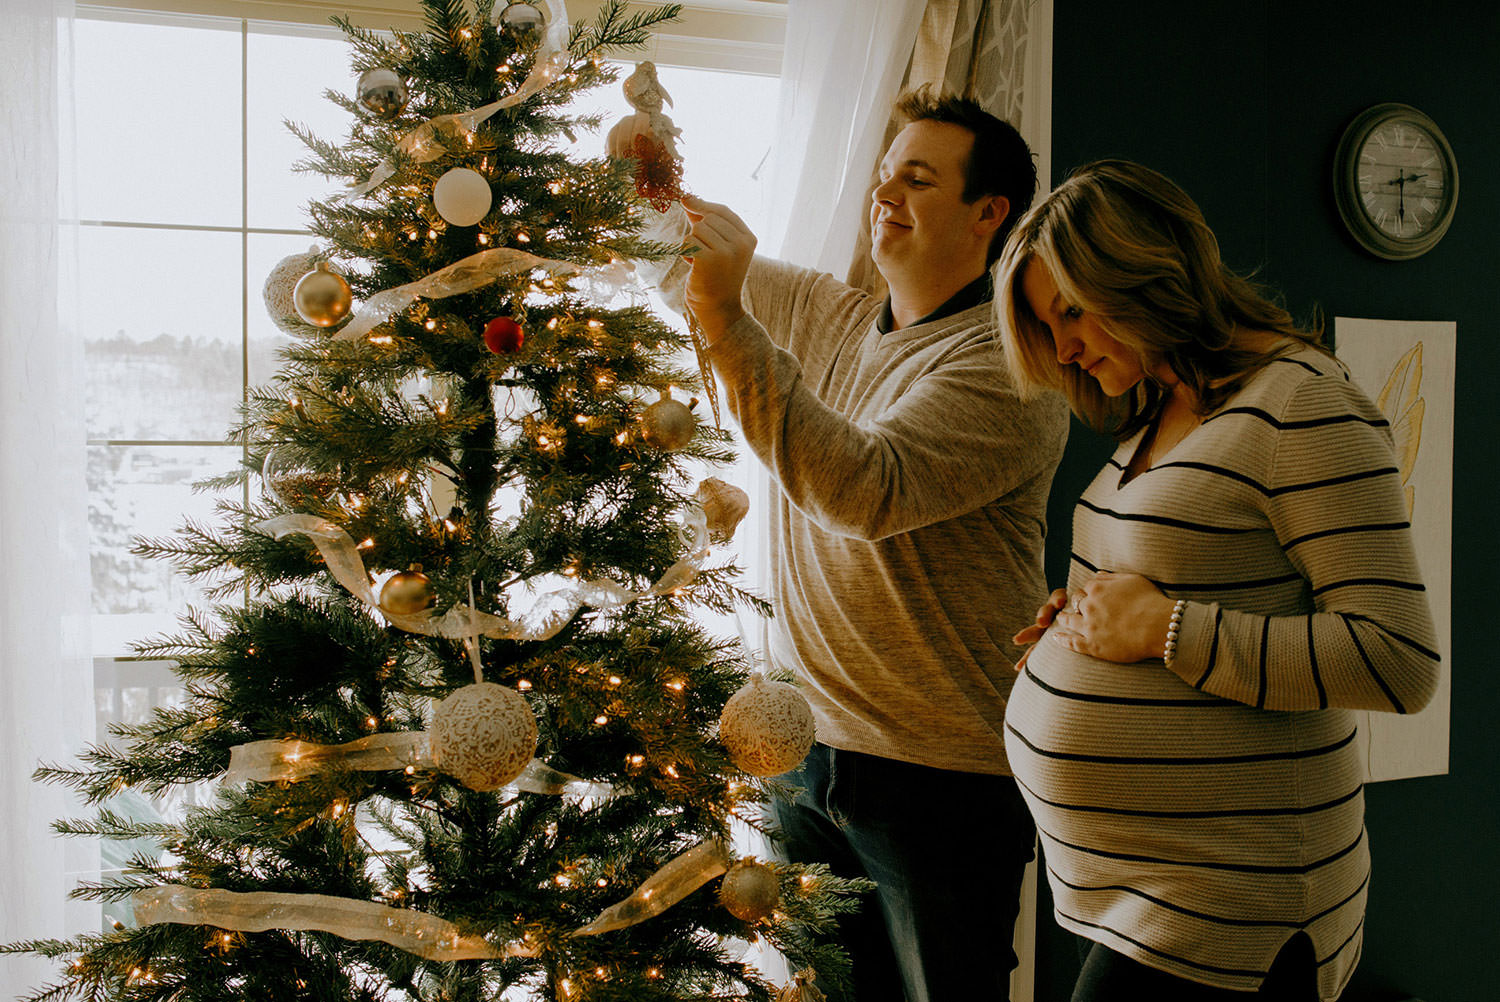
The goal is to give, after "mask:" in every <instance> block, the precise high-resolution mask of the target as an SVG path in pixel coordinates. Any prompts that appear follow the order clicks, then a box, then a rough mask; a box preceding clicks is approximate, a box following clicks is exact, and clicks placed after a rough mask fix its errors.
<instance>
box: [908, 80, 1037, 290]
mask: <svg viewBox="0 0 1500 1002" xmlns="http://www.w3.org/2000/svg"><path fill="white" fill-rule="evenodd" d="M896 111H897V113H898V114H899V115H901V117H902V118H903V119H905V120H906V122H907V123H908V124H909V123H911V122H947V123H948V124H950V125H958V126H962V127H963V128H965V129H968V130H969V131H970V132H971V133H973V134H974V147H973V149H971V150H970V151H969V162H968V163H967V164H965V165H964V191H963V200H964V201H965V202H973V201H975V200H977V199H979V198H983V197H984V196H986V195H1002V196H1004V197H1005V198H1006V199H1007V200H1008V201H1009V202H1010V211H1009V212H1007V213H1006V214H1005V221H1004V222H1003V223H1001V224H1000V229H998V230H997V231H995V236H994V238H993V239H992V240H991V241H990V247H989V256H988V258H987V259H986V263H988V264H994V263H995V261H996V260H998V259H999V257H1000V251H1001V250H1002V249H1003V248H1004V246H1005V238H1006V237H1008V236H1009V235H1010V231H1011V229H1012V228H1014V227H1015V224H1016V220H1018V219H1020V218H1021V217H1022V216H1023V215H1025V214H1026V210H1027V209H1029V208H1031V200H1032V199H1033V198H1035V197H1036V185H1037V181H1036V160H1035V159H1034V158H1033V156H1032V153H1031V149H1030V147H1028V146H1027V145H1026V140H1024V139H1022V138H1021V134H1020V133H1019V132H1017V131H1016V129H1015V126H1013V125H1011V124H1010V123H1009V122H1007V121H1005V120H1004V119H1001V118H996V117H995V116H994V115H991V114H990V113H989V112H987V111H985V110H984V109H983V108H982V107H980V106H979V103H978V102H977V101H971V100H969V99H968V98H966V97H959V96H958V95H956V94H942V93H933V91H932V89H931V88H929V87H919V88H918V89H916V90H913V91H908V92H906V93H905V94H903V95H902V96H901V97H900V99H899V100H898V101H897V102H896Z"/></svg>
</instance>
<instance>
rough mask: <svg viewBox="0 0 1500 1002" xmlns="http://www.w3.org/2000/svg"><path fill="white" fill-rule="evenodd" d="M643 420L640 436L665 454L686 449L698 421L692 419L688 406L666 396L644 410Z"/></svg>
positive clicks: (695, 430) (696, 428)
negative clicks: (643, 426) (643, 424)
mask: <svg viewBox="0 0 1500 1002" xmlns="http://www.w3.org/2000/svg"><path fill="white" fill-rule="evenodd" d="M643 420H644V421H645V428H644V429H643V431H642V435H644V436H645V439H646V441H647V442H649V443H650V444H651V445H654V446H656V448H658V449H662V450H664V451H666V452H676V451H677V450H678V449H685V448H687V446H688V443H690V442H692V440H693V435H694V434H695V433H696V432H697V430H698V419H697V418H695V417H693V412H692V411H691V410H689V409H688V406H687V405H686V404H684V403H681V402H679V401H676V400H673V399H672V398H671V397H669V396H667V395H666V394H663V395H662V398H661V399H660V400H658V401H657V402H656V403H654V404H652V405H651V406H650V407H647V408H646V413H645V414H644V415H643Z"/></svg>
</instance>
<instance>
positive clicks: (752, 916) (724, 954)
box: [4, 0, 861, 1002]
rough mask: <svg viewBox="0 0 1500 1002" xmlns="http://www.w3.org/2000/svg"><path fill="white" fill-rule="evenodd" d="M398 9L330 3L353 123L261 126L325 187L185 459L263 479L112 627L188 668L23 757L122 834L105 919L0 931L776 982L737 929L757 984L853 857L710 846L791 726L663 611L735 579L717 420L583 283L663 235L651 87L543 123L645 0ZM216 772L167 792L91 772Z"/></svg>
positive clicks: (121, 964)
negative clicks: (238, 371)
mask: <svg viewBox="0 0 1500 1002" xmlns="http://www.w3.org/2000/svg"><path fill="white" fill-rule="evenodd" d="M424 9H425V13H426V19H427V28H426V30H425V31H423V32H420V33H401V32H396V33H394V34H391V35H382V34H377V33H374V32H370V31H366V30H363V29H360V28H357V27H355V26H353V25H351V24H349V23H348V22H345V21H339V24H340V27H341V28H342V29H343V30H344V32H345V33H346V34H347V36H348V38H349V41H350V43H351V47H352V52H353V60H354V69H355V70H356V71H358V72H359V73H360V82H359V85H358V88H357V91H356V93H354V94H353V95H343V94H337V93H334V94H330V95H329V96H330V98H331V99H332V100H334V101H336V102H338V103H339V104H340V105H341V106H342V107H344V108H345V109H346V110H347V111H348V112H349V114H350V116H351V120H352V125H351V129H350V133H349V136H348V138H347V140H346V141H345V142H343V143H331V142H327V141H324V140H322V139H320V138H318V137H315V136H313V135H310V134H308V133H307V132H306V130H301V129H296V127H295V126H293V128H294V129H296V131H297V132H298V134H299V136H301V138H302V139H303V140H304V142H305V143H306V145H307V147H308V149H309V150H310V156H309V159H308V160H307V162H306V163H305V164H303V165H302V166H303V167H305V168H307V169H310V170H315V171H318V172H321V173H322V174H325V175H327V176H329V177H331V178H337V179H341V180H344V181H347V182H348V183H349V185H350V190H349V191H348V192H347V193H344V194H341V195H340V196H338V197H335V198H331V199H328V200H326V201H322V202H317V203H314V204H313V205H311V206H310V213H311V218H312V229H313V231H314V233H315V234H316V235H317V237H318V238H319V240H320V243H319V244H318V245H316V246H315V247H314V248H313V249H312V250H310V251H309V253H308V254H306V255H294V256H292V257H290V258H288V259H286V260H285V261H283V262H282V264H281V265H279V266H278V267H277V269H276V270H275V271H274V272H273V273H272V275H271V276H270V277H269V278H268V280H267V283H266V301H267V305H268V307H269V308H270V309H271V310H272V312H273V315H274V316H275V318H276V319H277V321H278V323H280V324H281V325H282V326H283V328H284V329H285V330H287V331H288V332H289V333H290V334H292V335H293V338H292V343H291V344H290V346H289V347H287V348H286V349H285V350H284V352H283V356H284V363H285V364H284V366H283V368H282V370H281V371H280V373H279V375H278V376H277V377H276V380H275V381H274V383H273V384H271V385H269V386H266V387H263V388H261V389H260V390H258V391H256V392H254V393H253V394H252V395H251V398H250V400H249V401H248V402H247V404H246V407H245V413H244V419H243V422H242V424H241V425H240V427H238V428H237V429H236V430H235V432H234V435H235V436H236V438H237V441H239V442H240V443H242V444H243V445H244V446H245V449H246V454H247V461H246V464H245V465H246V469H245V470H244V471H242V473H241V474H240V475H239V477H238V478H237V479H233V480H230V481H226V482H223V483H219V484H216V485H211V486H218V487H224V486H228V485H229V484H235V483H237V484H240V485H244V484H246V483H247V482H248V483H249V484H250V486H251V487H252V488H253V490H252V496H254V497H257V498H258V500H256V501H254V502H252V503H250V504H248V505H244V504H229V503H225V504H223V505H221V510H222V513H223V518H222V519H221V520H220V521H219V522H218V523H217V524H215V525H200V524H187V525H185V526H184V528H183V530H182V532H181V533H180V534H179V535H177V536H175V537H172V538H170V539H158V540H143V541H141V542H140V543H139V544H138V547H137V552H142V553H146V554H149V555H154V556H158V557H162V558H164V559H168V560H171V561H173V562H174V563H175V564H176V566H177V567H178V568H179V569H180V570H181V571H183V572H185V573H187V574H189V575H193V576H195V577H199V578H203V579H207V580H210V581H212V582H213V583H214V595H215V596H216V597H217V599H219V600H221V601H222V602H223V603H224V604H223V605H221V606H218V607H215V608H213V609H210V610H196V611H194V612H192V613H191V614H190V615H189V616H188V617H187V618H186V619H185V621H184V623H183V627H182V630H181V632H180V635H176V636H171V637H166V638H159V639H155V640H151V641H147V642H144V643H142V644H141V645H139V647H138V650H139V652H140V653H141V654H143V655H146V656H149V657H152V658H164V659H171V660H173V661H174V662H175V663H176V664H177V666H178V667H177V671H178V673H179V674H180V676H181V678H182V679H183V682H184V685H185V687H186V690H187V693H188V698H187V700H186V702H185V703H184V704H183V705H181V706H179V707H175V708H169V709H160V710H157V711H156V713H155V715H154V717H153V718H152V719H151V720H150V721H149V722H147V723H145V724H142V725H137V726H129V727H119V728H117V729H116V731H115V733H114V740H113V741H110V742H108V743H104V744H100V745H96V746H93V747H91V748H90V749H89V750H88V751H87V753H86V754H85V755H84V756H83V760H82V762H81V763H80V764H79V765H77V766H75V767H68V766H63V765H49V766H44V767H43V768H42V769H40V770H39V772H38V777H39V778H40V779H43V780H47V781H51V782H61V783H66V784H69V785H71V786H72V787H73V788H75V789H76V790H77V791H79V793H81V794H82V795H83V797H84V799H85V800H86V801H87V802H88V803H90V804H92V805H94V806H95V807H96V808H97V810H96V812H95V814H94V815H93V816H91V817H89V818H87V819H81V820H69V821H62V822H59V823H58V825H57V828H58V830H59V831H60V832H62V833H64V834H68V835H74V836H81V837H90V838H102V839H105V840H107V841H108V842H109V843H111V844H115V845H122V846H123V845H127V844H128V845H129V847H130V852H129V858H128V861H127V865H126V866H125V867H124V868H123V869H122V870H121V871H120V872H119V873H118V874H107V875H106V878H105V879H104V880H103V881H101V882H96V883H90V884H87V885H85V886H82V887H80V888H79V889H78V891H77V893H78V894H79V895H80V896H81V897H85V898H89V899H96V900H99V901H102V902H105V903H106V904H108V905H110V907H111V908H112V909H113V912H114V913H115V914H119V915H122V916H124V920H123V921H115V922H114V923H113V924H114V925H115V928H113V929H106V930H104V931H102V932H99V933H91V934H85V935H82V936H80V937H78V938H75V939H71V940H36V941H30V942H26V943H17V944H11V945H9V946H7V947H5V948H4V949H6V950H8V951H11V952H16V951H30V952H36V953H40V954H43V955H45V956H49V957H54V958H58V959H59V960H61V961H64V962H65V963H64V966H63V968H62V975H61V979H60V980H59V981H58V982H57V983H56V984H54V985H51V986H48V987H44V988H40V989H38V990H37V991H36V993H35V994H34V995H32V996H31V998H33V999H37V1000H41V999H65V998H86V999H132V1000H135V999H140V1000H146V999H162V1000H166V999H173V1000H184V1002H187V1000H225V999H254V1000H257V1002H261V1000H266V999H274V1000H281V999H308V1000H318V1002H334V1000H342V999H348V1000H376V999H381V1000H385V999H408V998H409V999H421V1000H434V1002H435V1000H439V999H441V1000H455V1002H457V1000H480V999H548V1000H568V1002H576V1000H583V999H590V1000H600V1002H605V1000H627V999H628V1000H631V1002H649V1000H664V1002H665V1000H685V999H707V998H713V999H770V998H772V997H773V994H776V991H777V990H776V988H775V987H774V986H772V985H771V984H770V983H768V982H767V980H766V979H765V978H764V977H763V976H762V975H761V974H760V973H758V972H757V971H756V970H755V968H754V967H752V966H750V965H749V964H747V963H746V962H745V960H744V959H743V952H744V951H743V946H744V943H745V941H748V940H754V939H756V938H758V937H764V938H765V939H767V940H768V941H769V942H771V943H772V944H773V945H775V946H776V947H777V948H779V949H780V950H782V951H783V952H784V953H785V954H786V955H787V956H788V958H789V960H790V962H791V965H792V969H793V970H796V971H798V972H799V977H798V979H797V982H796V984H795V985H793V986H791V987H789V988H786V989H784V990H783V991H782V992H781V995H782V997H786V998H802V999H808V1000H811V999H815V998H816V997H817V996H818V992H817V990H816V987H815V985H816V983H817V980H819V979H821V980H822V982H823V983H824V984H827V983H829V982H831V981H836V980H839V979H841V978H842V977H844V975H845V970H844V968H845V961H844V960H843V957H842V954H841V952H840V951H839V950H838V949H837V948H836V947H834V946H831V945H827V933H828V932H829V930H830V929H831V927H832V922H833V920H834V918H835V916H836V915H838V914H839V913H841V912H843V911H846V910H848V909H849V908H850V907H852V906H853V902H854V899H853V894H854V892H856V891H858V890H860V889H861V888H860V887H859V886H858V885H856V884H855V883H853V882H848V881H842V880H839V879H837V878H835V877H833V876H831V875H830V874H828V873H827V872H826V871H825V870H823V869H821V868H817V867H801V866H794V865H790V864H781V863H762V862H760V861H758V860H756V859H754V858H753V857H744V858H740V857H738V856H737V850H736V849H735V848H734V847H733V842H732V832H731V827H732V824H733V822H734V820H735V819H736V818H739V819H741V820H743V821H746V822H748V823H749V824H750V825H752V826H755V825H759V824H761V823H762V822H760V821H759V820H758V819H759V812H758V811H757V806H758V805H759V804H760V803H762V802H763V801H764V799H765V798H766V797H767V796H768V782H767V781H766V780H764V779H761V778H758V777H762V776H768V775H773V774H775V773H777V772H780V771H784V770H785V769H787V768H789V767H790V766H791V765H794V764H795V763H796V762H797V761H798V760H799V759H800V755H801V754H802V753H804V752H805V750H806V747H807V743H808V742H809V741H810V740H811V734H810V716H809V715H807V711H806V705H805V703H803V702H801V701H800V696H798V695H797V694H796V693H795V690H794V689H792V688H791V687H790V686H787V685H785V684H784V683H779V682H773V681H768V680H765V679H762V678H760V677H759V676H752V673H751V672H750V668H749V664H748V662H747V659H746V656H745V654H744V653H743V651H741V650H740V649H739V647H738V645H737V644H732V643H729V642H727V641H725V640H723V639H722V638H716V637H714V636H711V635H710V634H709V633H708V632H706V631H705V629H704V628H703V627H702V626H701V625H700V624H699V623H698V622H697V621H696V620H695V619H694V611H695V610H696V609H701V608H707V609H711V610H717V611H720V612H723V611H727V610H729V609H731V608H732V607H734V606H735V605H736V604H737V603H746V602H748V603H750V604H752V605H756V604H757V603H758V600H756V599H755V598H754V597H753V596H751V595H749V594H747V593H746V592H745V591H744V590H742V589H741V588H740V586H739V585H738V584H737V583H736V575H737V574H738V571H737V569H736V568H735V567H734V566H733V564H732V562H727V561H726V560H725V558H723V557H721V556H720V555H719V554H718V553H717V552H716V551H715V549H714V547H713V543H714V542H715V540H722V539H723V538H724V537H726V536H728V535H731V534H732V533H733V529H734V526H733V523H734V521H735V520H736V519H737V517H738V515H739V514H741V513H742V505H738V504H737V500H738V499H737V498H736V497H735V491H734V490H733V489H732V488H729V487H728V486H727V485H724V484H722V483H721V482H719V481H716V480H712V479H710V480H708V481H704V483H703V484H702V485H700V486H698V488H697V489H696V490H695V489H694V482H693V477H692V472H691V471H692V469H693V468H694V467H693V464H695V463H696V464H702V463H710V464H711V463H721V462H724V461H726V460H728V459H729V458H730V455H731V452H730V449H729V440H728V437H727V435H726V434H725V433H724V432H722V431H720V430H719V429H718V428H717V427H715V426H713V425H712V424H710V423H709V422H708V421H706V420H703V421H700V420H699V415H698V414H697V413H695V411H694V407H695V406H696V401H691V400H690V401H688V402H684V400H682V399H679V398H680V397H683V396H685V394H687V393H691V392H694V391H697V392H706V391H708V390H711V386H709V387H704V386H703V384H702V383H701V382H700V374H699V373H698V372H697V371H696V368H695V367H694V366H693V365H691V364H690V363H689V364H684V363H683V361H682V359H684V358H685V357H686V358H689V359H690V357H691V356H690V354H689V353H686V352H685V351H684V339H683V338H682V336H681V335H679V334H678V333H677V332H676V331H674V330H673V328H672V327H670V326H669V325H667V324H665V323H663V322H662V321H661V320H660V319H659V318H657V317H656V316H654V315H653V314H652V313H651V312H650V311H649V310H648V309H646V308H645V307H642V306H638V305H629V306H618V305H611V300H610V297H611V294H613V293H616V292H618V291H619V289H620V287H621V286H622V285H623V284H624V283H627V282H629V281H631V280H632V277H631V269H632V267H633V265H632V262H637V261H648V262H649V261H670V260H671V259H672V258H673V257H674V256H675V255H677V254H679V253H681V252H682V251H683V250H684V249H685V248H683V247H681V246H675V245H674V244H673V243H672V242H671V241H669V240H668V241H664V240H663V239H662V238H658V239H651V238H650V237H649V236H648V235H646V234H647V233H648V230H647V227H648V224H650V223H652V222H653V220H658V219H659V216H658V215H657V210H656V209H653V208H651V205H652V203H656V205H657V207H658V208H660V207H662V206H663V205H665V204H666V202H668V201H670V194H671V190H670V189H671V186H672V185H673V184H675V177H676V175H675V173H674V170H673V169H672V159H671V156H670V155H665V156H664V155H662V154H663V149H664V148H667V149H669V148H670V135H667V136H665V137H664V138H665V144H661V143H657V144H655V145H653V141H652V128H651V127H652V123H653V122H656V121H657V120H656V119H653V118H651V116H652V115H653V114H655V113H656V111H659V104H658V105H656V106H655V108H654V109H653V107H652V105H651V103H650V95H649V93H647V95H646V97H645V98H644V99H643V102H642V103H638V104H637V107H639V108H642V112H641V115H643V116H645V117H644V118H640V116H638V118H640V121H639V122H637V123H636V126H640V127H636V126H632V127H631V128H630V129H628V130H627V131H630V133H631V135H630V136H629V137H627V138H628V140H629V144H628V145H629V148H630V151H631V152H632V153H633V154H634V157H633V159H632V158H626V159H610V158H602V159H593V160H584V161H579V160H574V159H570V158H569V156H568V155H567V154H566V153H565V152H564V151H563V150H562V149H561V148H560V147H561V143H560V140H561V139H562V138H566V137H569V136H572V135H575V134H576V130H578V129H580V128H593V129H597V128H598V127H599V126H600V124H601V123H600V122H598V121H591V120H586V119H579V118H577V117H575V116H571V115H570V114H569V112H568V106H569V102H570V100H571V98H572V97H573V95H574V94H575V93H576V92H577V91H579V90H580V89H582V88H587V87H594V86H598V85H600V84H602V83H607V82H609V81H612V80H614V79H615V78H616V75H617V72H618V71H617V69H616V68H615V67H613V66H612V65H611V64H609V63H607V62H606V61H605V56H606V55H608V54H610V53H612V52H615V51H619V50H622V49H629V48H631V47H638V46H640V45H641V44H642V43H644V42H645V41H646V40H647V38H648V35H649V32H650V29H651V28H652V27H653V26H655V25H657V24H659V23H660V22H662V21H664V20H667V19H669V18H672V17H674V16H676V14H677V12H678V7H676V6H674V5H668V6H664V7H661V8H657V9H653V10H649V11H644V12H637V13H627V12H626V10H625V9H624V4H623V2H622V0H606V2H605V3H603V4H602V5H601V7H600V9H599V11H598V14H597V16H596V17H595V19H594V20H593V21H592V22H591V23H588V24H580V25H576V26H569V25H568V24H567V21H566V16H565V13H564V12H563V11H562V9H561V5H560V4H555V3H545V4H543V5H542V6H541V7H537V6H532V5H530V4H527V3H518V2H512V3H510V4H508V5H506V6H505V7H504V8H503V9H499V10H496V9H494V6H493V5H492V3H491V2H490V0H478V4H477V9H475V10H472V11H470V10H467V9H465V7H464V5H463V4H462V3H461V2H460V0H424ZM643 65H645V64H643ZM639 80H643V81H645V82H647V83H649V82H651V77H650V74H649V73H647V74H645V75H644V76H643V77H640V78H639ZM647 90H648V91H649V88H647ZM648 120H649V121H648ZM643 123H644V124H643ZM616 298H618V297H616ZM674 388H676V389H675V390H674ZM731 696H733V699H731ZM726 703H727V704H728V705H727V706H726ZM721 714H722V726H721ZM213 780H222V781H223V783H222V785H221V787H220V789H219V792H218V794H217V796H216V798H215V799H214V800H213V802H212V803H211V804H209V805H208V806H203V807H197V808H192V809H190V810H189V811H188V812H187V814H186V815H185V817H184V818H183V819H182V820H181V821H180V822H172V823H167V822H161V821H155V822H145V821H141V820H138V818H136V817H133V816H132V815H131V814H130V813H129V812H127V811H125V810H122V809H120V807H119V805H120V803H121V800H120V799H119V796H120V794H121V793H122V791H127V790H128V791H130V793H129V796H130V797H131V798H135V799H138V797H139V795H140V794H146V795H153V794H157V793H160V792H162V791H164V790H167V789H170V788H172V787H173V786H175V785H178V784H188V783H198V782H204V781H213ZM773 834H774V833H773Z"/></svg>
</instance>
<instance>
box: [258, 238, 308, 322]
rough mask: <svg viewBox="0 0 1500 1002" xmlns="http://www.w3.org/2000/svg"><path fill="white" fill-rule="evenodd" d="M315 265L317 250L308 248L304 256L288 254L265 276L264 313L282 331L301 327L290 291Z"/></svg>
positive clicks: (263, 289) (262, 291) (263, 287)
mask: <svg viewBox="0 0 1500 1002" xmlns="http://www.w3.org/2000/svg"><path fill="white" fill-rule="evenodd" d="M317 263H318V248H317V247H316V246H313V247H309V248H308V249H307V253H305V254H288V255H287V256H286V257H284V258H282V259H281V260H280V261H278V262H276V267H274V268H272V269H271V273H270V274H269V275H267V276H266V284H265V285H264V286H262V288H261V296H262V297H263V298H264V299H265V303H266V312H267V313H269V314H270V315H271V320H272V321H273V322H274V323H275V324H276V326H277V327H280V328H281V329H282V330H295V329H297V328H299V327H301V326H302V319H301V318H300V317H298V316H297V309H296V307H295V306H293V305H292V290H293V289H295V288H296V287H297V282H298V280H299V279H301V278H302V276H303V275H306V274H307V273H308V272H310V271H312V270H313V267H314V266H315V265H316V264H317Z"/></svg>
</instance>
